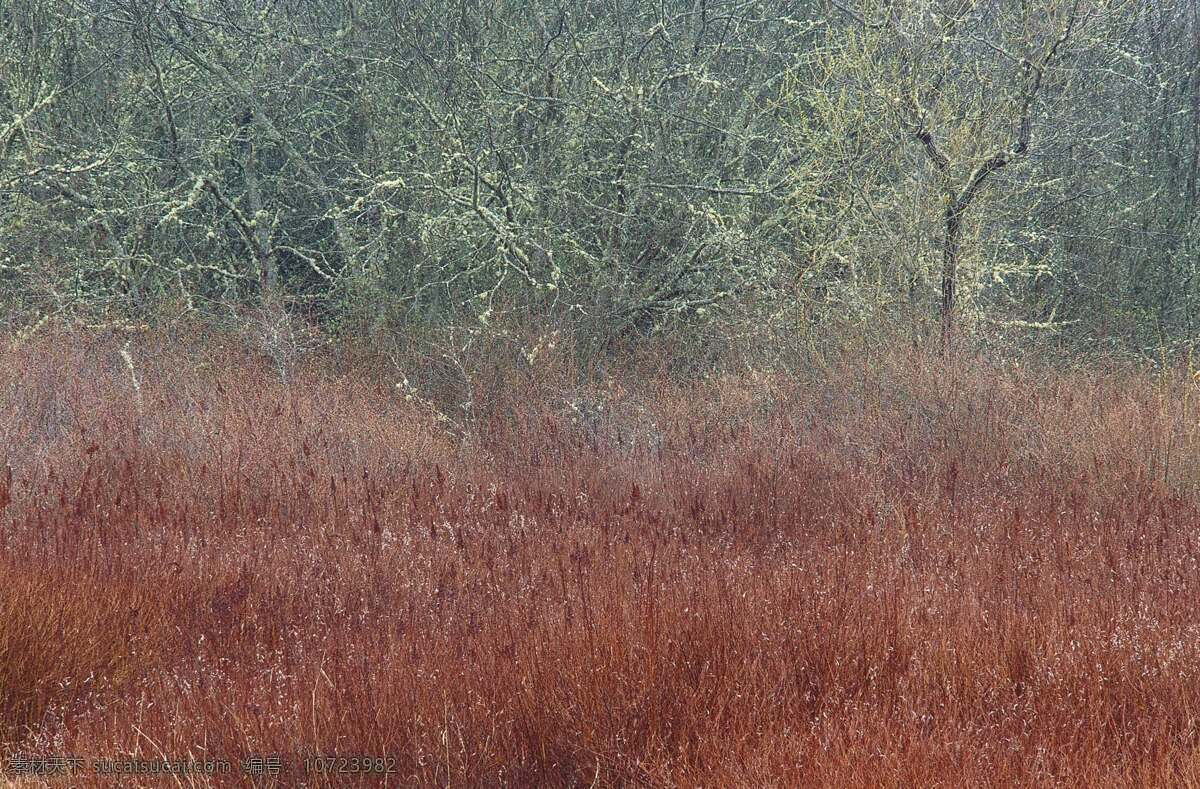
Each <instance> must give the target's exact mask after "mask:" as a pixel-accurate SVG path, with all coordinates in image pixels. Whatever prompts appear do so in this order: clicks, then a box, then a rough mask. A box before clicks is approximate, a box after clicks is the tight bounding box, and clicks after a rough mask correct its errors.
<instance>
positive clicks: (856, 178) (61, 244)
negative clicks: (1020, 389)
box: [0, 0, 1200, 342]
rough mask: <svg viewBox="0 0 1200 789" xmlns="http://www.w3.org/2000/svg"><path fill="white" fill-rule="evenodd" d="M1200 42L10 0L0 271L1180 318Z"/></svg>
mask: <svg viewBox="0 0 1200 789" xmlns="http://www.w3.org/2000/svg"><path fill="white" fill-rule="evenodd" d="M1198 53H1200V8H1198V5H1197V2H1196V0H1169V1H1168V2H1161V3H1160V2H1151V1H1150V0H1042V2H1040V3H1033V4H1031V3H1017V2H1009V1H1008V0H1000V1H998V2H984V1H983V0H979V1H972V0H955V1H953V2H943V1H941V0H919V1H918V2H915V3H903V4H901V3H890V2H879V1H877V0H862V1H859V0H846V1H845V2H827V3H822V2H801V3H796V2H785V1H784V0H765V1H764V2H744V1H742V0H728V1H727V0H688V1H687V2H684V1H683V0H668V1H667V2H663V3H640V2H631V1H627V0H613V1H612V2H595V1H594V0H562V2H557V3H550V2H535V3H526V2H496V3H482V2H460V3H443V2H432V1H431V0H415V1H410V2H399V3H397V2H392V1H391V0H386V1H385V0H279V1H278V2H273V1H269V0H0V285H2V292H3V296H4V299H5V302H6V307H7V309H8V311H9V313H10V314H12V315H16V316H18V317H19V319H20V320H22V321H26V322H32V321H36V320H38V319H40V318H41V317H44V316H46V315H50V314H56V313H61V312H66V311H72V310H76V309H80V308H84V307H86V308H88V309H97V308H99V309H105V310H119V311H125V312H134V313H137V312H148V311H153V310H156V309H160V308H162V306H163V305H180V304H182V305H184V306H185V307H186V308H188V309H197V310H210V309H214V308H217V307H223V306H228V305H238V304H258V303H269V304H279V305H283V306H284V307H285V308H286V309H289V310H300V309H303V310H306V311H308V313H309V314H314V315H317V316H319V317H320V318H321V319H322V320H324V321H327V322H328V323H329V324H330V325H331V326H340V327H344V328H349V329H353V330H375V329H379V328H384V327H388V326H395V325H401V324H407V323H409V322H412V321H420V322H436V321H440V320H445V319H447V318H451V317H453V318H456V319H461V318H464V317H465V318H467V319H470V320H480V321H483V322H484V323H487V322H488V321H489V320H491V319H492V318H493V316H495V315H496V314H497V313H499V312H503V311H504V310H508V309H513V308H515V307H520V308H524V309H533V310H538V311H546V312H548V313H554V314H558V315H560V316H569V317H570V319H571V321H572V324H573V325H576V326H579V327H581V328H584V329H586V330H587V331H588V332H591V333H593V334H594V335H595V336H597V337H600V338H605V337H620V336H636V335H637V334H639V333H651V332H654V331H660V330H662V329H664V328H666V327H669V326H689V325H698V324H710V323H712V322H714V321H716V322H720V321H722V320H723V319H727V318H730V317H731V316H734V315H736V316H739V317H742V318H745V317H747V316H749V317H751V318H752V319H753V320H756V321H761V322H762V323H763V325H766V324H767V323H769V322H771V321H775V320H781V319H782V320H785V321H788V322H789V323H788V325H793V326H794V325H796V321H797V319H799V320H800V322H801V323H803V324H805V325H808V326H813V325H820V324H821V323H822V321H825V320H843V321H844V320H849V321H852V322H855V323H858V324H860V325H867V326H870V325H880V324H882V323H884V322H890V323H897V324H900V325H904V326H907V327H909V328H910V329H911V330H912V331H913V332H914V336H916V337H922V336H932V335H936V333H937V332H938V329H939V327H940V331H941V333H942V335H943V337H944V338H946V337H949V336H951V335H957V334H959V333H962V332H966V331H971V330H975V329H977V328H979V327H981V326H988V325H996V324H1002V325H1007V326H1020V327H1026V328H1031V329H1034V330H1060V329H1067V330H1068V331H1070V332H1073V333H1076V334H1078V335H1080V336H1091V337H1100V336H1103V337H1114V336H1115V337H1120V338H1123V339H1127V340H1132V341H1134V342H1141V341H1144V340H1146V339H1148V338H1157V337H1160V336H1162V335H1163V334H1170V335H1177V336H1179V337H1190V336H1192V335H1193V334H1194V333H1195V332H1196V330H1197V323H1198V317H1200V316H1197V314H1196V307H1197V296H1200V282H1197V278H1196V276H1195V274H1196V267H1197V262H1198V260H1200V219H1198V216H1200V211H1197V197H1198V195H1200V184H1198V180H1200V178H1198V174H1200V60H1198V58H1200V54H1198ZM781 316H783V317H782V318H781Z"/></svg>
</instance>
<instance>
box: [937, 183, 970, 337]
mask: <svg viewBox="0 0 1200 789" xmlns="http://www.w3.org/2000/svg"><path fill="white" fill-rule="evenodd" d="M965 207H966V206H964V205H961V204H960V203H959V201H957V200H955V199H953V198H952V197H950V196H947V198H946V215H945V220H946V229H945V236H944V237H943V238H942V316H941V317H942V352H943V353H949V351H950V346H951V342H952V341H953V338H954V323H955V315H954V312H955V307H956V306H957V305H956V304H955V300H956V296H957V294H956V290H957V288H958V245H959V237H960V236H961V234H962V215H963V209H964V208H965Z"/></svg>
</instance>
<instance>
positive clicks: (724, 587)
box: [0, 332, 1200, 787]
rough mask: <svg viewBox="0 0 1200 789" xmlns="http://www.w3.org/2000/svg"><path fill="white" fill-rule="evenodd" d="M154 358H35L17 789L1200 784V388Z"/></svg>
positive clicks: (12, 660) (5, 668)
mask: <svg viewBox="0 0 1200 789" xmlns="http://www.w3.org/2000/svg"><path fill="white" fill-rule="evenodd" d="M122 344H123V340H121V339H114V338H111V337H110V338H103V337H94V336H91V337H89V336H81V335H76V334H70V333H52V332H47V333H46V335H45V336H40V335H39V336H37V337H34V338H33V339H30V340H28V341H26V342H23V343H19V344H18V343H12V342H5V343H3V350H0V397H2V398H3V400H2V402H3V407H2V409H0V758H3V759H4V761H3V762H0V764H3V767H4V775H5V777H6V778H7V779H9V780H11V781H14V782H16V783H19V784H21V785H24V783H26V782H27V781H31V780H34V778H33V777H30V776H25V777H23V776H22V775H21V774H20V773H21V768H22V765H26V766H28V763H27V762H23V761H22V759H26V758H29V757H31V756H32V757H37V758H41V759H48V758H51V757H74V758H78V759H81V760H83V761H82V763H81V765H80V763H76V769H75V770H74V772H73V773H71V774H62V775H60V776H59V777H55V778H50V777H46V778H36V780H37V781H39V782H41V781H45V782H48V783H49V784H50V785H62V786H67V785H72V786H79V785H84V786H107V785H112V784H113V783H115V782H116V781H117V778H115V777H114V775H115V774H108V775H101V774H100V773H98V772H97V768H98V767H99V766H100V765H97V764H96V763H95V762H96V761H102V762H110V763H111V762H115V761H118V760H125V761H124V762H123V764H124V766H123V767H120V766H118V767H113V766H112V765H110V768H111V769H133V768H134V767H136V766H137V763H136V762H135V761H133V760H142V764H141V769H146V770H150V769H153V768H154V764H153V763H155V762H162V761H163V760H167V761H170V762H180V761H186V760H196V761H198V762H201V763H202V762H203V761H204V760H209V761H210V762H212V763H213V764H214V765H216V766H217V767H218V768H219V766H220V760H224V762H225V763H226V764H228V765H229V766H230V770H231V771H230V772H229V773H228V774H225V775H222V774H219V773H218V774H216V775H211V776H210V775H205V774H204V773H203V770H201V771H199V772H184V773H176V774H174V775H171V776H169V777H165V776H162V775H161V774H159V775H154V774H143V775H140V776H137V777H136V778H133V777H130V776H125V779H126V780H127V782H128V783H136V784H140V785H168V786H205V785H226V784H232V783H239V782H243V781H245V780H247V778H246V775H245V774H244V773H243V768H246V769H249V770H251V771H257V770H259V768H262V772H263V775H262V776H261V777H258V778H255V779H254V780H255V782H256V783H257V784H258V785H278V786H295V785H298V784H300V783H301V782H306V783H307V784H308V785H314V786H316V785H331V786H341V785H347V784H350V785H355V784H357V783H360V782H361V783H363V784H365V785H385V784H386V785H396V786H399V785H429V786H432V785H439V786H446V785H449V786H494V785H514V786H534V785H537V786H714V787H718V786H719V787H729V786H755V787H760V786H829V787H855V786H863V787H866V786H872V787H875V786H894V787H915V786H946V787H957V786H1013V785H1056V784H1057V785H1064V786H1085V785H1086V786H1100V785H1105V786H1110V787H1115V786H1135V785H1157V786H1161V785H1184V786H1187V785H1191V786H1196V785H1200V605H1198V604H1197V602H1198V601H1200V565H1198V563H1197V561H1198V559H1200V528H1198V527H1200V497H1198V496H1197V493H1196V491H1197V485H1200V404H1198V403H1197V399H1198V398H1197V395H1200V392H1198V391H1196V384H1195V381H1194V379H1193V377H1192V376H1191V375H1190V371H1188V370H1184V369H1175V368H1172V369H1168V370H1165V371H1158V372H1155V371H1154V370H1152V369H1150V368H1148V367H1144V368H1135V367H1133V366H1129V365H1124V366H1122V365H1116V364H1113V365H1109V366H1100V365H1090V366H1075V367H1070V368H1068V367H1066V366H1061V365H1059V366H1054V365H1049V364H1045V365H1040V366H1039V365H1029V366H1019V365H1015V364H1012V363H1011V362H1000V361H997V360H994V359H993V360H988V359H983V358H979V357H975V356H971V357H967V356H964V357H963V358H959V359H957V360H955V361H953V362H948V361H946V360H945V359H941V358H938V357H927V358H926V357H920V356H914V355H912V354H902V353H884V354H880V355H879V356H878V357H877V358H873V359H871V360H870V362H866V361H863V360H862V359H859V360H851V359H849V358H847V359H843V360H841V361H837V362H830V363H828V364H827V365H826V366H824V367H822V368H821V369H814V370H809V371H807V372H805V373H804V374H803V375H801V374H795V375H788V376H782V375H769V374H766V373H756V372H753V371H750V370H747V371H745V372H741V373H736V374H732V373H731V374H725V375H719V376H711V377H709V378H708V379H706V380H697V381H691V382H680V381H678V380H672V379H671V378H670V377H668V376H665V375H664V376H655V375H650V374H643V373H640V372H639V373H637V374H632V373H631V374H629V375H627V376H621V375H619V374H613V375H609V376H603V377H598V378H596V379H595V380H593V381H591V383H589V384H587V385H584V384H580V383H579V382H578V379H576V378H572V376H571V375H569V374H568V373H566V372H562V371H563V370H566V369H567V365H565V364H564V365H561V366H559V367H556V366H555V363H554V362H553V360H548V361H539V363H538V364H537V365H535V364H533V363H527V364H525V366H524V367H522V366H521V364H519V362H520V361H521V360H520V359H519V358H518V359H517V360H516V361H514V362H513V363H512V364H508V363H507V362H504V363H501V362H497V366H496V367H494V368H492V369H491V372H490V373H487V375H488V376H490V377H488V378H487V379H486V380H474V381H473V383H472V385H471V387H469V394H470V395H471V402H470V406H469V407H468V408H461V407H460V408H457V409H456V410H454V409H451V408H450V405H447V404H452V403H453V401H454V400H455V399H456V398H452V397H449V396H447V397H445V398H442V399H439V398H438V397H437V396H435V394H434V393H431V392H426V391H423V390H421V388H420V375H418V373H419V372H420V371H419V370H412V371H404V370H402V369H401V366H400V365H399V364H398V363H397V364H394V365H393V367H394V369H389V368H387V367H386V366H381V367H378V368H376V369H374V370H370V371H368V372H362V371H361V370H357V369H356V368H354V367H353V366H349V367H347V366H342V367H340V368H339V367H336V366H333V365H327V364H320V363H317V362H306V363H304V364H298V365H296V366H295V367H294V368H292V369H291V370H290V371H289V372H288V375H287V376H282V377H281V376H280V375H279V371H278V369H277V368H276V366H274V365H271V364H268V363H264V362H263V361H262V360H260V359H258V358H256V357H255V356H254V355H253V354H251V353H248V352H245V351H243V350H241V349H239V348H238V347H236V346H235V345H233V344H228V343H224V344H223V343H221V342H218V341H210V342H199V341H197V342H195V343H191V344H186V343H185V344H172V342H169V341H167V340H161V341H158V340H139V341H138V342H137V343H136V344H134V345H132V346H130V347H129V349H128V350H125V351H124V353H122ZM480 374H481V375H483V373H480ZM405 376H407V380H408V381H409V382H408V384H407V385H406V384H405V383H404V380H405ZM464 391H466V390H464ZM459 394H461V393H459ZM438 403H441V404H442V405H437V404H438ZM439 409H440V410H439ZM467 417H470V419H469V420H468V418H467ZM340 757H348V758H344V759H343V758H340ZM353 757H370V758H368V759H365V760H364V759H363V758H358V759H357V760H356V759H354V758H353ZM247 760H249V761H247ZM35 766H36V765H35ZM45 766H46V765H44V764H43V765H42V767H45ZM51 766H54V765H51ZM58 766H62V765H61V764H60V765H58ZM276 767H277V768H278V772H277V774H274V775H272V774H271V773H273V772H274V771H275V768H276ZM159 769H161V767H160V768H159ZM2 780H3V779H0V782H2Z"/></svg>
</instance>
